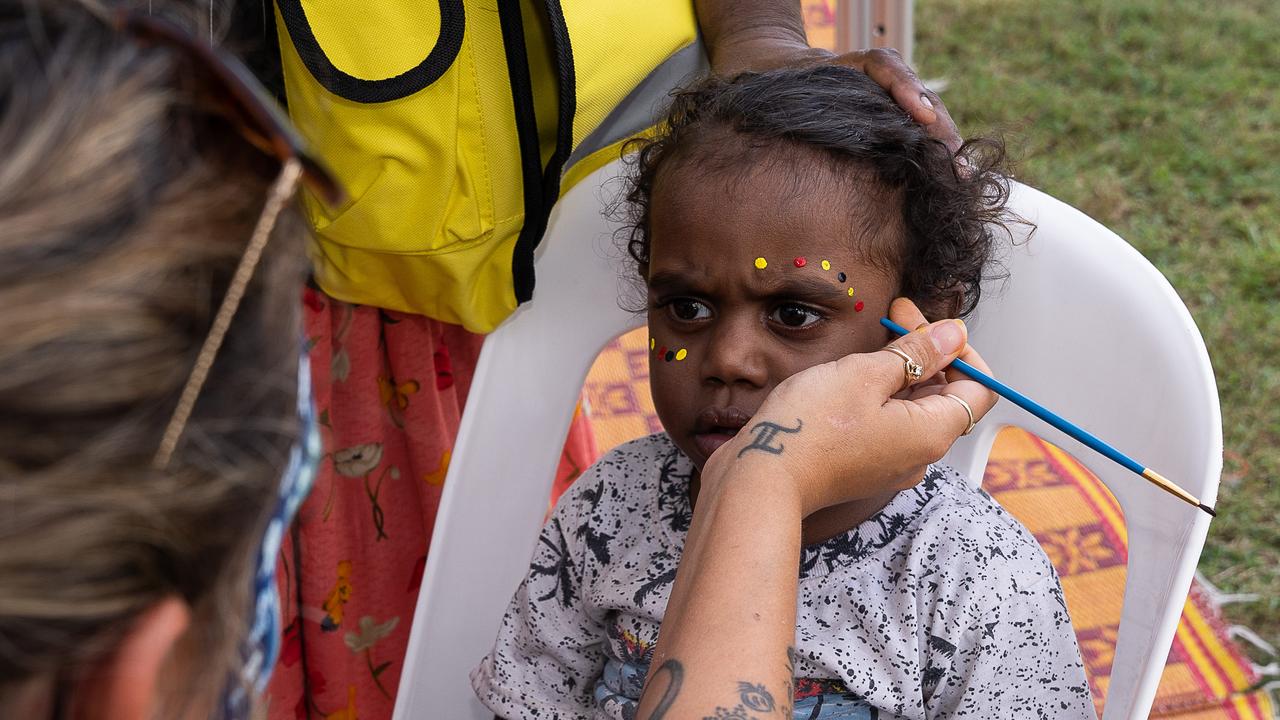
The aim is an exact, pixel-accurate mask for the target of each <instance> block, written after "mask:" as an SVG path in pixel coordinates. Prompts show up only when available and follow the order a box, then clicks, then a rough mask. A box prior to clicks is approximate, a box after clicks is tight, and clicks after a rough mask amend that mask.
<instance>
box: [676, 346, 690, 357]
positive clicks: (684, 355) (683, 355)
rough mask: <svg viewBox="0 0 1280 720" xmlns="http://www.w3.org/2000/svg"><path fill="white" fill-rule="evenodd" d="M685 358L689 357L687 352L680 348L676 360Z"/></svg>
mask: <svg viewBox="0 0 1280 720" xmlns="http://www.w3.org/2000/svg"><path fill="white" fill-rule="evenodd" d="M687 357H689V351H688V350H685V349H684V348H680V350H679V352H677V353H676V359H677V360H683V359H685V358H687Z"/></svg>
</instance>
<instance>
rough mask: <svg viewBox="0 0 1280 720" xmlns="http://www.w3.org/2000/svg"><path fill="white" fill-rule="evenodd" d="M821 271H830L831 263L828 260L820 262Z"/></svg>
mask: <svg viewBox="0 0 1280 720" xmlns="http://www.w3.org/2000/svg"><path fill="white" fill-rule="evenodd" d="M822 269H823V270H830V269H831V261H830V260H823V261H822Z"/></svg>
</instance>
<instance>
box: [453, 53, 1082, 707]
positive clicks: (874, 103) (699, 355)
mask: <svg viewBox="0 0 1280 720" xmlns="http://www.w3.org/2000/svg"><path fill="white" fill-rule="evenodd" d="M984 149H985V150H994V152H983V150H984ZM963 152H964V155H965V157H966V160H967V161H968V163H967V165H966V166H965V169H964V170H963V171H961V172H957V171H956V169H955V165H954V164H953V160H952V158H951V155H950V154H949V153H948V152H947V150H946V148H945V147H943V146H942V144H941V143H939V142H937V141H934V140H930V139H929V138H928V137H927V135H926V133H925V131H924V130H923V129H922V128H921V127H919V126H917V125H916V124H915V123H913V122H912V121H911V119H910V118H909V117H908V116H907V114H906V113H905V112H903V111H902V110H900V109H899V108H898V107H897V106H896V105H895V104H894V102H893V100H892V99H891V97H890V96H889V95H888V94H887V93H886V92H885V91H883V90H881V89H880V88H879V87H877V86H876V85H875V83H873V82H871V81H870V80H869V79H867V78H866V77H865V76H864V75H862V74H861V73H859V72H857V71H854V70H849V69H845V68H839V67H824V68H819V69H809V70H784V71H774V72H769V73H765V74H748V75H743V76H741V77H739V78H737V79H735V80H733V81H729V82H726V81H723V80H710V81H707V82H705V83H703V84H702V85H700V86H699V87H697V88H695V89H693V90H690V91H687V92H684V93H682V94H680V95H679V96H677V97H676V99H675V101H674V104H673V106H672V108H671V110H670V112H669V115H668V118H667V124H666V125H665V127H664V129H663V132H662V133H661V134H660V135H659V136H658V137H656V138H655V139H653V140H650V141H646V142H645V143H644V146H643V147H642V148H641V150H640V152H639V155H638V165H639V167H638V172H637V175H636V177H635V179H634V184H633V187H632V189H631V193H630V196H629V199H630V201H631V203H632V207H633V208H634V209H635V226H634V230H633V233H632V236H631V239H630V243H629V250H630V253H631V255H632V257H633V258H634V259H635V260H636V262H637V263H638V266H639V274H640V276H641V277H642V278H643V279H644V281H645V283H646V285H647V289H648V307H649V310H648V320H649V334H650V336H651V340H650V350H651V358H650V369H651V374H650V382H651V385H652V390H653V396H654V404H655V406H656V408H657V412H658V416H659V417H660V418H661V420H662V423H663V427H665V428H666V432H663V433H658V434H656V435H651V436H649V437H646V438H642V439H640V440H636V441H634V442H630V443H627V444H626V445H623V446H621V447H619V448H617V449H615V450H614V451H612V452H611V453H609V454H608V455H606V456H605V457H604V458H603V459H601V460H600V461H599V462H598V463H596V464H595V465H594V466H593V467H592V468H591V469H590V470H588V471H587V472H586V473H585V474H584V475H583V476H582V477H581V478H580V479H579V480H578V481H577V482H576V483H575V485H574V486H573V487H572V488H570V490H569V491H568V492H566V493H565V496H564V497H562V498H561V500H560V502H559V504H558V505H557V507H556V510H555V512H554V514H553V516H552V517H551V519H550V520H549V521H548V523H547V525H546V526H545V528H544V529H543V531H542V535H541V537H540V539H539V543H538V546H537V549H536V550H535V553H534V558H533V561H532V564H531V566H530V569H529V574H528V576H527V577H526V579H525V581H524V583H523V584H522V585H521V586H520V588H519V589H518V590H517V591H516V595H515V597H514V598H513V599H512V602H511V605H510V608H509V609H508V612H507V614H506V617H505V618H504V620H503V624H502V629H501V632H500V634H499V636H498V639H497V644H496V646H495V647H494V650H493V652H492V653H490V655H489V656H488V657H486V658H485V659H484V660H483V662H482V663H481V664H480V666H479V668H477V669H476V670H475V671H474V672H473V674H472V684H473V686H474V688H475V690H476V692H477V694H478V695H479V697H480V699H481V700H482V701H483V702H484V703H485V704H486V705H487V706H488V707H489V708H490V709H492V710H493V711H494V712H496V713H497V714H498V715H500V716H501V717H504V718H511V719H514V718H535V717H536V718H559V719H561V720H564V719H567V718H613V719H615V720H620V719H628V720H629V719H630V718H633V717H634V715H635V709H636V700H637V698H639V696H640V692H641V689H642V686H643V683H644V679H645V676H646V673H647V671H648V665H649V661H650V658H651V655H652V651H653V647H654V644H655V642H656V640H657V633H658V628H659V625H660V624H661V622H662V618H663V613H664V610H665V607H666V604H667V599H668V595H669V593H670V590H671V585H672V581H673V580H674V578H675V575H676V569H677V566H678V565H679V562H680V556H681V551H682V548H683V545H684V541H685V534H686V532H687V531H688V528H689V523H690V519H691V516H692V507H693V504H694V503H696V502H697V496H698V473H699V470H700V469H701V468H702V466H703V464H704V463H705V462H706V461H707V459H708V458H709V457H710V456H711V454H712V453H714V452H715V450H716V448H718V447H719V446H720V445H722V444H724V443H725V442H728V441H729V440H730V439H731V438H732V437H733V436H734V434H735V433H737V432H738V431H739V430H740V429H741V428H742V427H743V426H744V425H745V424H747V422H748V421H749V419H750V418H751V416H752V415H753V413H755V411H756V409H757V408H758V407H759V406H760V405H761V403H762V402H763V401H764V399H765V397H766V396H767V395H768V394H769V392H770V391H771V390H772V389H773V388H774V387H775V386H776V385H777V384H778V383H780V382H782V381H783V380H785V379H786V378H787V377H789V376H791V375H793V374H795V373H796V372H799V371H800V370H803V369H805V368H808V367H811V366H813V365H817V364H819V363H824V362H828V361H831V360H835V359H837V358H839V357H842V356H844V355H847V354H850V353H861V352H871V351H874V350H877V349H879V348H881V347H883V346H884V345H885V344H886V343H887V342H888V341H889V340H890V337H889V336H888V335H887V334H886V332H885V331H884V330H883V329H882V328H881V327H880V325H879V324H878V320H879V318H880V317H882V316H884V315H886V314H887V313H888V308H889V305H890V302H891V301H892V300H893V299H894V298H895V297H899V296H905V297H907V298H910V299H911V300H913V301H914V302H915V303H916V304H917V306H919V307H920V308H921V310H922V311H923V312H924V314H925V315H926V316H928V317H930V318H934V319H936V318H940V317H950V316H955V315H957V314H964V313H967V312H969V311H971V310H972V309H973V307H974V306H975V305H976V304H977V301H978V292H979V282H980V281H981V279H982V277H983V272H984V269H985V267H986V265H987V260H988V256H989V254H990V250H991V245H992V242H993V238H992V228H993V227H997V226H998V225H997V224H998V222H999V220H1000V218H1001V217H1002V215H1003V210H1004V202H1005V199H1006V197H1007V192H1006V190H1005V187H1004V185H1003V184H1002V181H1001V178H1000V176H999V175H997V174H996V172H995V166H996V165H997V164H998V162H999V159H1000V153H999V147H998V146H997V145H995V144H993V143H984V142H978V143H970V144H969V145H968V146H967V147H966V149H965V150H964V151H963ZM778 433H779V436H778V437H777V438H776V439H775V441H774V443H771V444H776V443H782V444H785V442H786V437H785V433H786V428H780V429H779V430H778ZM850 441H851V442H854V441H855V438H854V436H852V435H851V437H850ZM803 540H804V550H803V553H802V557H801V558H800V566H799V573H800V591H799V592H800V597H799V603H798V612H797V619H796V643H795V647H796V660H795V673H796V682H795V705H794V712H795V717H797V718H885V719H888V718H931V717H965V718H992V717H1042V718H1081V717H1094V710H1093V704H1092V701H1091V698H1090V694H1089V689H1088V684H1087V682H1086V680H1085V676H1084V669H1083V666H1082V664H1081V662H1080V655H1079V650H1078V648H1077V646H1076V641H1075V635H1074V633H1073V631H1072V628H1071V623H1070V619H1069V618H1068V615H1067V610H1066V606H1065V604H1064V602H1063V596H1062V589H1061V586H1060V585H1059V582H1058V578H1057V575H1056V574H1055V572H1054V570H1053V567H1052V566H1051V565H1050V563H1049V561H1048V559H1047V558H1046V557H1045V555H1044V553H1043V552H1042V551H1041V549H1040V547H1039V546H1038V545H1037V543H1036V541H1035V539H1034V538H1033V537H1032V535H1031V534H1030V533H1029V532H1028V531H1027V530H1026V529H1025V528H1023V527H1022V526H1021V525H1020V524H1019V523H1018V522H1017V521H1016V520H1014V519H1013V518H1012V517H1010V516H1009V515H1008V514H1007V513H1005V511H1004V510H1003V509H1001V508H1000V506H999V505H997V504H996V503H995V502H994V501H993V500H992V499H991V498H990V497H989V496H988V495H986V493H984V492H982V491H981V490H979V489H977V488H975V487H973V486H972V485H971V484H970V483H969V481H968V480H966V479H965V478H963V477H961V476H960V475H959V474H958V473H956V471H954V470H952V469H951V468H948V467H946V466H943V465H933V466H930V467H929V468H927V469H926V470H925V471H924V472H923V474H922V478H921V481H920V483H919V484H918V485H917V486H916V487H914V488H912V489H910V490H907V491H903V492H897V493H895V492H892V491H889V492H885V493H884V494H882V495H881V496H880V497H876V498H871V499H869V500H865V501H859V502H854V503H848V504H844V505H838V506H834V507H830V508H827V509H825V510H823V511H820V512H819V513H816V514H814V515H813V516H811V517H809V518H807V519H806V521H805V528H804V537H803ZM720 710H721V711H723V712H720V711H718V712H720V714H717V715H716V717H725V718H738V717H742V718H746V717H749V715H743V714H741V713H737V714H735V711H733V710H729V709H725V708H721V709H720ZM739 710H741V708H739Z"/></svg>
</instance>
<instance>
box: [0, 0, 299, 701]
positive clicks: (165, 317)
mask: <svg viewBox="0 0 1280 720" xmlns="http://www.w3.org/2000/svg"><path fill="white" fill-rule="evenodd" d="M154 4H155V8H156V10H157V12H159V11H161V10H163V9H165V8H166V7H168V6H166V4H165V3H163V2H160V1H159V0H157V1H156V2H155V3H154ZM169 14H170V15H171V16H172V17H174V19H178V20H184V18H183V17H182V13H181V12H171V13H169ZM197 27H198V26H197ZM200 32H207V29H204V30H200ZM183 62H186V59H185V58H182V57H178V56H175V54H174V53H173V52H172V51H171V50H168V49H166V48H162V47H157V46H152V45H144V44H140V43H138V42H136V41H135V40H133V39H132V38H130V37H127V36H124V35H122V34H119V33H117V32H116V31H114V30H113V29H111V28H109V27H107V25H106V24H104V23H103V22H102V21H101V20H100V19H99V18H98V17H97V16H95V15H94V14H93V13H90V12H88V11H86V9H85V8H84V7H83V6H81V5H79V4H77V3H74V2H54V1H42V0H27V1H25V2H17V1H15V0H0V157H3V158H4V162H3V163H0V308H3V309H4V310H3V312H0V498H2V500H0V515H2V517H3V519H0V707H5V708H8V709H10V710H13V709H14V705H13V702H15V700H14V698H16V697H18V696H19V695H20V694H22V692H23V689H24V687H27V688H29V687H30V686H31V683H32V682H38V681H41V679H43V680H44V681H48V679H49V678H51V677H59V678H71V681H72V682H74V678H75V677H76V674H77V673H78V672H80V671H81V670H82V669H83V668H85V667H86V666H88V665H90V664H92V663H93V662H94V661H96V660H97V659H98V658H100V657H102V656H104V655H106V654H108V653H110V652H111V650H112V649H113V648H114V647H116V645H117V644H118V643H119V642H120V640H121V638H122V636H123V634H124V633H125V632H126V631H127V630H128V629H129V627H130V624H131V622H132V621H133V619H134V618H136V617H138V615H139V614H140V613H141V612H143V611H144V610H145V609H147V608H148V607H150V606H152V605H154V604H155V603H156V602H157V601H159V600H161V599H163V598H166V597H174V596H176V597H179V598H182V599H183V600H184V601H185V602H186V603H187V604H188V605H189V606H190V608H191V611H192V612H191V624H190V626H189V629H188V630H187V632H186V634H185V636H184V637H183V638H182V639H181V640H180V641H179V647H178V649H177V652H178V657H177V658H176V659H177V662H176V663H173V665H174V666H176V667H178V668H181V671H180V672H178V673H177V675H178V676H180V677H181V678H185V683H183V682H179V683H178V684H179V685H181V687H177V688H171V692H170V693H169V696H168V697H167V698H162V702H164V703H165V704H164V705H163V706H162V707H163V708H164V709H163V710H162V712H161V715H160V716H162V717H178V716H179V715H181V716H184V717H185V716H189V714H190V713H191V712H192V711H193V710H194V709H199V712H204V711H206V710H207V711H208V712H209V713H211V714H218V713H220V711H221V710H222V708H220V707H218V699H219V696H220V694H221V693H222V691H223V690H224V689H225V688H226V686H227V683H228V681H229V679H230V681H231V682H236V678H239V677H240V672H241V671H240V665H241V664H242V663H241V657H240V642H241V639H242V638H243V637H244V633H245V627H246V620H245V619H246V617H247V613H248V611H249V606H250V602H251V597H250V595H251V590H250V588H251V582H250V580H251V577H252V571H253V564H252V556H253V555H254V554H255V552H256V550H257V547H258V544H259V542H260V540H261V537H262V532H263V529H264V527H265V523H266V521H267V514H268V513H269V512H270V511H271V508H272V507H273V505H274V498H275V496H276V493H277V490H278V486H279V479H280V474H281V472H282V471H283V468H284V467H285V464H286V461H287V458H288V451H289V448H290V446H291V445H292V443H293V442H294V440H295V438H296V436H297V434H298V431H299V428H298V421H297V419H296V412H295V395H296V387H297V386H296V378H297V362H298V352H299V347H300V342H301V338H300V330H299V324H298V312H297V310H296V307H297V305H298V299H299V293H300V291H301V281H302V277H303V274H302V273H303V270H304V264H305V263H304V261H303V260H302V251H301V247H300V243H299V239H300V233H301V232H303V230H302V226H301V223H300V222H299V220H298V218H297V217H296V215H294V214H293V213H286V214H285V215H284V216H283V217H282V218H281V221H280V223H279V224H278V225H277V227H276V230H275V233H274V237H273V239H272V241H271V243H270V244H269V245H268V247H267V251H266V253H265V255H264V257H263V260H262V263H261V265H260V266H259V268H258V271H257V273H256V276H255V279H254V281H253V283H252V284H251V286H250V288H249V291H248V293H247V294H246V297H245V300H244V302H243V304H242V305H241V307H240V310H239V313H238V314H237V316H236V318H235V320H234V321H233V323H232V325H231V329H230V331H229V333H228V335H227V337H226V342H225V345H224V346H223V349H222V351H221V353H220V354H219V356H218V358H217V360H216V361H215V363H214V366H213V371H212V374H211V375H210V377H209V380H208V382H207V385H206V386H205V389H204V391H203V393H202V395H201V396H200V399H199V401H198V403H197V404H196V408H195V412H194V414H193V416H192V418H191V420H190V423H189V425H188V426H187V429H186V431H185V434H184V435H183V438H184V439H183V442H182V443H181V444H180V445H179V447H178V450H177V452H176V454H175V455H174V457H173V459H172V460H171V462H170V463H169V466H168V468H167V469H165V470H163V471H158V470H155V469H153V468H152V467H151V462H152V457H153V455H154V454H155V452H156V449H157V446H158V444H159V442H160V438H161V434H162V432H163V429H164V426H165V423H166V422H167V420H168V419H169V416H170V414H171V413H172V412H173V409H174V405H175V403H176V400H177V397H178V393H179V391H180V390H181V387H182V384H183V382H184V381H185V379H186V377H187V375H188V374H189V373H190V372H191V369H192V365H193V362H194V360H195V356H196V352H197V351H198V349H199V347H200V344H201V342H202V340H203V339H204V338H205V336H206V335H207V333H208V332H209V327H210V322H211V320H212V317H213V314H214V312H215V310H216V309H217V306H218V304H219V302H220V301H221V299H222V297H223V295H224V294H225V292H226V289H227V285H228V282H229V280H230V278H231V275H232V273H233V271H234V269H235V266H236V263H237V261H238V260H239V258H240V257H241V255H242V254H243V252H244V249H245V245H246V242H247V241H248V239H249V236H250V234H251V232H252V229H253V226H254V223H255V221H256V220H257V218H258V215H259V213H260V211H261V210H262V207H263V204H264V202H265V199H266V195H267V191H268V187H269V185H270V182H271V179H272V177H273V176H274V175H275V173H277V172H278V171H279V167H278V165H276V164H275V163H274V162H273V161H269V160H268V159H266V158H265V157H264V156H263V155H262V154H261V153H259V152H258V151H257V150H256V149H254V148H252V147H251V146H249V145H248V144H247V143H246V142H244V141H243V140H242V139H241V138H240V137H239V135H238V134H237V133H236V132H235V130H234V129H233V128H232V127H231V126H230V125H228V124H227V123H226V122H224V121H223V120H221V119H219V117H218V116H217V115H214V114H211V113H209V112H207V111H206V110H205V107H204V105H203V104H202V103H201V102H200V101H199V99H198V96H197V95H195V94H193V93H192V92H191V91H189V89H187V88H186V87H185V84H184V81H183V77H184V75H183V72H182V70H183V68H182V63H183Z"/></svg>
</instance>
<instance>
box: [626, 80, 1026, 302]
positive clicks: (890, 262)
mask: <svg viewBox="0 0 1280 720" xmlns="http://www.w3.org/2000/svg"><path fill="white" fill-rule="evenodd" d="M628 150H629V151H635V153H636V154H635V155H634V163H635V171H634V173H633V174H632V176H631V180H630V187H629V189H628V194H627V200H628V201H629V205H630V212H629V215H630V223H629V224H630V228H629V235H628V237H627V251H628V253H629V254H630V256H631V258H632V259H633V260H634V261H635V262H636V263H637V264H638V265H639V269H640V272H641V274H642V275H643V274H644V273H645V272H647V270H646V268H647V266H648V262H649V241H650V236H649V213H650V209H651V204H652V202H653V191H654V185H655V183H657V182H660V181H662V179H663V177H665V176H666V174H667V173H669V172H670V171H671V169H672V168H673V167H680V168H686V169H689V168H692V169H693V171H694V172H701V173H720V172H726V171H734V170H742V169H745V168H749V167H751V166H753V165H759V164H762V163H772V164H778V165H781V166H784V167H786V169H787V171H788V172H790V173H791V174H792V175H793V177H794V178H795V181H796V189H797V192H804V191H808V192H814V191H815V190H817V188H816V187H815V186H816V183H814V182H812V180H813V179H814V178H816V177H817V175H816V174H814V173H812V170H813V169H814V168H815V166H816V164H826V165H827V167H829V168H832V169H835V170H836V171H837V174H838V175H839V176H843V177H846V178H848V179H849V182H845V183H841V187H839V188H834V190H835V191H836V192H842V193H846V194H847V197H849V198H850V199H851V203H852V206H855V207H857V206H859V205H860V207H859V210H858V212H857V213H855V217H853V218H851V223H852V226H853V227H854V230H855V233H856V234H858V235H859V236H860V238H862V239H865V241H866V244H867V249H868V250H870V252H869V254H868V259H869V260H871V261H873V262H877V264H879V265H882V266H884V268H885V269H886V271H888V272H891V273H893V274H895V275H896V276H897V278H898V280H899V294H901V295H904V296H906V297H908V298H911V299H912V300H913V301H915V302H916V304H917V305H919V306H920V307H921V308H922V309H924V310H925V314H926V315H930V316H944V315H945V316H958V315H966V314H968V313H970V312H972V310H973V309H974V307H976V306H977V304H978V301H979V299H980V297H981V283H982V281H983V279H984V278H986V277H988V276H989V274H990V273H991V266H992V263H991V260H992V251H993V244H994V242H993V241H994V238H995V235H996V234H997V233H1000V232H1007V226H1006V223H1009V222H1022V221H1021V220H1020V219H1017V218H1013V217H1012V216H1010V215H1009V213H1008V212H1007V210H1006V207H1005V205H1006V203H1007V201H1008V196H1009V190H1008V183H1007V181H1006V179H1005V176H1006V173H1005V172H1004V159H1005V153H1004V146H1003V144H1002V143H1001V142H999V141H997V140H993V139H985V138H978V139H971V140H969V141H967V142H965V143H964V145H963V146H962V147H961V148H960V150H959V152H958V153H957V154H956V155H953V154H952V153H951V151H949V150H948V149H947V147H946V145H944V144H943V143H942V142H941V141H939V140H936V139H934V138H932V137H930V136H929V134H928V132H927V131H926V130H925V128H924V127H923V126H921V125H919V124H918V123H916V122H915V121H914V120H912V119H911V117H910V116H909V115H908V114H907V113H906V111H904V110H903V109H902V108H900V107H898V105H897V104H896V103H895V102H894V101H893V98H892V97H891V96H890V95H889V93H888V92H887V91H886V90H885V89H883V88H881V87H880V86H879V85H877V84H876V83H875V82H874V81H872V80H871V79H870V78H868V77H867V76H866V75H864V74H863V73H861V72H859V71H857V70H854V69H852V68H847V67H841V66H821V67H814V68H806V69H784V70H773V71H769V72H764V73H744V74H742V75H739V76H737V77H735V78H732V79H724V78H719V77H711V78H709V79H706V80H704V81H702V82H700V83H698V84H697V85H694V86H693V87H691V88H689V89H687V90H684V91H682V92H679V93H677V94H676V95H675V96H674V99H673V101H672V103H671V105H670V107H669V108H668V110H667V112H666V115H665V119H664V122H663V123H662V124H661V125H660V127H659V130H658V132H657V134H656V135H655V136H653V137H651V138H643V139H639V140H636V141H633V142H632V143H631V144H630V146H629V147H628ZM958 167H963V168H964V170H963V171H959V170H957V168H958ZM828 177H829V176H828ZM822 190H823V191H827V190H832V188H822ZM868 198H871V199H872V200H873V201H874V202H873V204H876V205H879V206H880V207H879V208H868V207H866V204H865V200H866V199H868ZM859 200H861V201H863V202H861V203H859ZM888 229H892V230H899V232H886V230H888Z"/></svg>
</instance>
